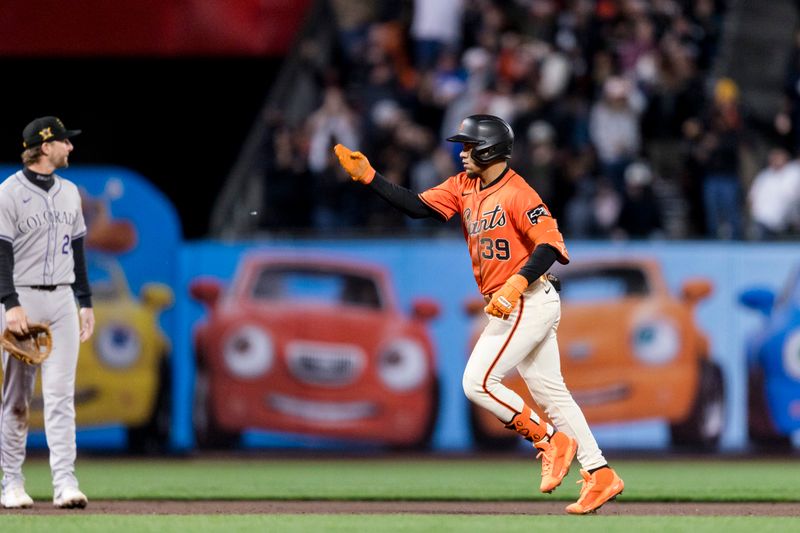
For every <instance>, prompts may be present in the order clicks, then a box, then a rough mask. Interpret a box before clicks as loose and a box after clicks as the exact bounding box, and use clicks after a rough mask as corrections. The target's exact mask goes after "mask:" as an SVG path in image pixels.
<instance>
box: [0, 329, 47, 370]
mask: <svg viewBox="0 0 800 533" xmlns="http://www.w3.org/2000/svg"><path fill="white" fill-rule="evenodd" d="M0 346H2V347H3V349H4V350H5V351H7V352H8V353H9V354H10V355H12V356H13V357H16V358H17V359H19V360H20V361H22V362H23V363H27V364H29V365H38V364H41V362H42V361H44V360H45V359H47V358H48V357H49V356H50V351H51V350H52V349H53V335H52V334H51V333H50V328H49V327H48V326H47V324H39V323H36V322H33V323H29V324H28V333H27V334H25V335H17V334H16V333H14V332H13V331H11V330H10V329H8V328H6V330H5V331H4V332H3V336H2V337H0Z"/></svg>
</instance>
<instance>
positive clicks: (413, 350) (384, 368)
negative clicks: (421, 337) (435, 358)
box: [378, 339, 428, 391]
mask: <svg viewBox="0 0 800 533" xmlns="http://www.w3.org/2000/svg"><path fill="white" fill-rule="evenodd" d="M378 373H379V375H380V377H381V380H383V382H384V383H385V384H386V385H387V386H388V387H389V388H390V389H393V390H395V391H407V390H410V389H413V388H414V387H417V386H418V385H420V384H421V383H422V382H423V380H424V379H425V376H426V375H427V373H428V364H427V361H426V359H425V350H424V348H423V347H422V345H421V344H419V343H418V342H416V341H413V340H411V339H398V340H395V341H394V342H392V343H391V344H389V345H388V346H387V347H386V348H385V349H384V350H383V352H381V355H380V359H379V360H378Z"/></svg>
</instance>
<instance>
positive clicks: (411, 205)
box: [333, 144, 443, 220]
mask: <svg viewBox="0 0 800 533" xmlns="http://www.w3.org/2000/svg"><path fill="white" fill-rule="evenodd" d="M333 152H334V153H335V154H336V157H337V158H338V159H339V164H340V165H342V168H343V169H345V171H347V173H348V174H349V175H350V177H351V178H352V179H353V181H358V182H360V183H363V184H364V185H369V187H370V189H371V190H372V191H374V192H375V194H377V195H378V196H380V197H381V198H383V199H384V200H386V201H387V202H389V204H390V205H391V206H392V207H394V208H395V209H397V210H398V211H400V212H402V213H404V214H406V215H408V216H409V217H411V218H437V219H439V220H443V217H442V215H441V214H439V213H437V212H436V211H435V210H433V209H431V208H430V207H429V206H428V205H427V204H426V203H425V202H423V201H422V200H421V199H420V197H419V195H418V194H417V193H415V192H414V191H412V190H410V189H406V188H405V187H401V186H400V185H397V184H396V183H392V182H390V181H389V180H387V179H386V178H384V177H383V176H381V175H380V174H379V173H378V172H376V171H375V169H374V168H372V165H370V163H369V160H368V159H367V156H365V155H364V154H362V153H361V152H353V151H352V150H350V149H349V148H347V147H346V146H344V145H341V144H337V145H336V146H335V147H334V148H333Z"/></svg>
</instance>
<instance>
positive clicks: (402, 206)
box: [369, 172, 442, 220]
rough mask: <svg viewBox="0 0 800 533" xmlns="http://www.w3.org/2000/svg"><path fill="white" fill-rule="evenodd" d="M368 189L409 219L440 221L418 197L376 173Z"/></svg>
mask: <svg viewBox="0 0 800 533" xmlns="http://www.w3.org/2000/svg"><path fill="white" fill-rule="evenodd" d="M369 187H370V189H371V190H372V191H374V192H375V194H377V195H378V196H380V197H381V198H383V199H384V200H386V201H387V202H389V203H390V204H391V205H392V207H394V208H395V209H397V210H398V211H400V212H402V213H405V214H406V215H408V216H410V217H411V218H435V219H438V220H442V217H441V215H439V213H437V212H436V211H434V210H433V209H431V208H430V207H428V205H427V204H426V203H425V202H423V201H422V200H420V198H419V195H417V194H416V193H415V192H414V191H412V190H410V189H406V188H405V187H401V186H400V185H396V184H394V183H392V182H390V181H389V180H387V179H386V178H384V177H383V176H381V175H380V174H378V173H377V172H376V173H375V178H373V180H372V182H371V183H370V184H369Z"/></svg>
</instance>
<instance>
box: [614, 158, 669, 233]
mask: <svg viewBox="0 0 800 533" xmlns="http://www.w3.org/2000/svg"><path fill="white" fill-rule="evenodd" d="M652 184H653V172H652V170H651V169H650V167H649V166H648V165H647V163H644V162H642V161H634V162H633V163H631V164H630V165H628V168H626V169H625V196H624V199H623V201H622V208H621V209H620V213H619V222H618V228H619V233H618V235H619V236H620V237H624V238H631V239H649V238H653V237H660V236H662V235H663V230H664V223H663V220H662V216H661V206H660V205H659V204H658V201H657V200H656V197H655V194H653V187H652Z"/></svg>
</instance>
